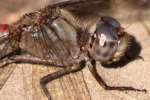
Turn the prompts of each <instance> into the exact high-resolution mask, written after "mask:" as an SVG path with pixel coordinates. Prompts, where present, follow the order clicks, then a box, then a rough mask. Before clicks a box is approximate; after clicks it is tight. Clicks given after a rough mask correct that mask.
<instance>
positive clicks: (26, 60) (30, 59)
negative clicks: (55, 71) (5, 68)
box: [10, 55, 66, 68]
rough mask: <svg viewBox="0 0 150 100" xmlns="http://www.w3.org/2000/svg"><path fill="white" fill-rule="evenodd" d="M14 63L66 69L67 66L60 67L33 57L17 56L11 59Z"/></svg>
mask: <svg viewBox="0 0 150 100" xmlns="http://www.w3.org/2000/svg"><path fill="white" fill-rule="evenodd" d="M10 59H11V60H12V61H13V62H15V63H29V64H39V65H47V66H55V67H60V68H65V67H66V66H64V65H58V64H55V62H53V61H49V60H43V59H41V58H38V57H33V56H22V55H21V56H20V55H18V56H15V57H11V58H10Z"/></svg>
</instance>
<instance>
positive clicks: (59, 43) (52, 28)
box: [20, 18, 79, 63]
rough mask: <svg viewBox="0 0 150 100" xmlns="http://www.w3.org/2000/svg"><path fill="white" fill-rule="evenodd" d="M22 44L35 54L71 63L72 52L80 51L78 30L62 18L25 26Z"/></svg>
mask: <svg viewBox="0 0 150 100" xmlns="http://www.w3.org/2000/svg"><path fill="white" fill-rule="evenodd" d="M45 20H46V19H45ZM30 21H31V20H30ZM20 46H21V49H23V50H25V51H27V52H28V53H30V54H32V55H34V56H37V57H40V58H44V59H48V60H53V61H54V62H56V61H58V62H68V63H70V62H71V60H73V55H74V54H72V53H76V52H78V50H76V49H77V48H78V47H77V41H76V30H75V29H74V28H73V27H71V26H70V25H69V24H68V23H67V22H66V21H64V20H63V19H61V18H58V19H56V20H54V21H53V22H52V23H51V22H47V23H45V24H42V25H34V26H33V25H30V26H27V27H26V28H24V31H23V32H22V37H21V43H20ZM78 49H79V48H78ZM68 60H69V61H68Z"/></svg>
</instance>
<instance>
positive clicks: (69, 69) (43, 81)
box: [40, 61, 86, 100]
mask: <svg viewBox="0 0 150 100" xmlns="http://www.w3.org/2000/svg"><path fill="white" fill-rule="evenodd" d="M85 64H86V62H85V61H81V62H80V64H79V66H72V67H71V66H68V67H66V68H64V69H62V70H60V71H57V72H54V73H51V74H48V75H46V76H44V77H43V78H41V80H40V84H41V87H42V90H43V92H44V93H45V95H46V96H47V97H48V100H52V99H51V96H50V93H49V91H48V89H47V87H46V85H47V84H48V83H49V82H51V81H53V80H55V79H57V78H60V77H62V76H64V75H67V74H70V73H74V72H77V71H79V70H81V69H82V68H83V67H85Z"/></svg>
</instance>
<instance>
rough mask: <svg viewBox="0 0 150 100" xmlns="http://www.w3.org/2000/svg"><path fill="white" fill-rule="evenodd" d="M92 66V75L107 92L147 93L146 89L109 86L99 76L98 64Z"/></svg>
mask: <svg viewBox="0 0 150 100" xmlns="http://www.w3.org/2000/svg"><path fill="white" fill-rule="evenodd" d="M91 64H92V66H89V69H90V71H91V73H92V75H93V76H94V77H95V79H96V80H97V82H98V83H99V84H100V85H101V86H102V87H103V88H104V89H105V90H118V91H139V92H145V93H146V92H147V90H146V89H137V88H134V87H130V86H109V85H107V83H106V82H105V81H104V80H103V78H102V77H101V76H100V75H99V74H98V72H97V70H96V62H95V61H92V62H91Z"/></svg>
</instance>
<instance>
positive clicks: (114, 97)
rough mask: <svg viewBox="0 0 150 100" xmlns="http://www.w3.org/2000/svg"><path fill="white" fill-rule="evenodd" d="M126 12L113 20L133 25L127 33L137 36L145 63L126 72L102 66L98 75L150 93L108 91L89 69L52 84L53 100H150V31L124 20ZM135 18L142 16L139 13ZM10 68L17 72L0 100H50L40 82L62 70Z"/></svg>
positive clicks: (149, 22)
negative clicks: (44, 77) (43, 78)
mask: <svg viewBox="0 0 150 100" xmlns="http://www.w3.org/2000/svg"><path fill="white" fill-rule="evenodd" d="M124 12H125V13H123V12H121V13H120V10H118V12H117V13H116V14H115V15H113V16H115V17H116V18H118V20H119V21H120V22H121V23H122V24H123V26H125V27H127V26H128V25H129V27H128V28H127V29H126V31H127V32H129V33H130V34H132V35H134V36H135V37H136V39H137V41H139V42H140V43H141V45H142V51H141V54H140V55H141V56H143V57H144V61H142V60H136V61H133V62H131V63H129V64H127V65H126V66H124V67H122V68H104V67H102V66H100V65H99V64H98V66H97V67H98V71H99V74H100V75H101V76H102V77H103V78H104V79H105V81H106V82H107V83H108V84H109V85H115V86H122V85H123V86H133V87H136V88H140V89H143V88H146V89H147V90H148V93H146V94H145V93H139V92H129V91H127V92H119V91H106V90H104V89H103V88H102V87H101V86H100V85H99V84H98V83H97V82H96V80H95V79H94V78H93V76H92V75H91V73H90V72H89V70H88V68H87V67H86V68H84V69H83V70H82V71H79V72H77V73H75V74H70V75H67V76H64V77H63V78H59V79H57V80H55V81H53V82H52V83H49V84H48V88H49V91H50V92H51V95H52V98H53V100H150V78H149V77H150V37H149V34H148V30H146V28H145V27H144V26H143V23H142V22H141V21H139V20H134V17H132V18H129V19H128V18H126V19H122V17H123V16H125V15H127V14H129V13H130V10H127V11H124ZM130 14H131V13H130ZM130 14H129V15H130ZM132 14H133V15H134V14H135V15H136V14H137V15H138V13H132ZM132 14H131V16H132ZM145 17H146V18H145ZM142 18H143V20H144V23H146V25H147V26H148V27H149V28H150V20H149V19H147V16H146V15H145V16H144V15H143V17H142ZM131 19H133V20H134V21H132V20H131ZM128 20H129V21H128ZM15 66H16V67H15ZM9 67H15V69H14V71H13V73H12V75H11V76H10V78H9V79H8V80H7V82H6V84H5V85H4V87H3V88H2V89H1V90H0V100H47V98H46V96H45V95H44V94H43V93H42V91H41V88H40V85H39V79H40V78H41V77H43V76H44V75H47V74H48V73H52V72H54V71H58V70H60V69H59V68H52V67H44V66H40V65H31V64H18V65H16V64H12V65H10V66H9Z"/></svg>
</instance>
